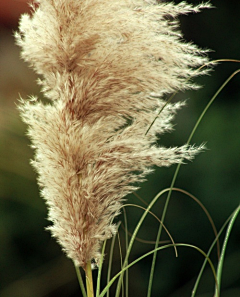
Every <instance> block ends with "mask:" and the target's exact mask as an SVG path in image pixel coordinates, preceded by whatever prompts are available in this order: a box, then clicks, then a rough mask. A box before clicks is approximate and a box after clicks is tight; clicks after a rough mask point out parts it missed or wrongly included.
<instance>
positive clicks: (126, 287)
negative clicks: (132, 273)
mask: <svg viewBox="0 0 240 297" xmlns="http://www.w3.org/2000/svg"><path fill="white" fill-rule="evenodd" d="M123 218H124V226H125V249H126V251H127V250H128V222H127V214H126V210H125V208H124V207H123ZM127 265H128V261H127ZM128 288H129V276H128V270H126V273H125V295H126V297H128Z"/></svg>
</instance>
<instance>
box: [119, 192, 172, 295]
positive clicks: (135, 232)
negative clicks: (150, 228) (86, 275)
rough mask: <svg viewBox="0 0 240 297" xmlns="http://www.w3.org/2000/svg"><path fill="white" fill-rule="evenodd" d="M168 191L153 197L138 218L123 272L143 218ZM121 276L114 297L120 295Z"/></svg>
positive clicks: (120, 274) (121, 274)
mask: <svg viewBox="0 0 240 297" xmlns="http://www.w3.org/2000/svg"><path fill="white" fill-rule="evenodd" d="M169 190H170V189H169V188H167V189H164V190H162V191H161V192H159V193H158V194H157V195H156V196H155V197H154V199H153V200H152V201H151V203H150V204H149V205H148V207H147V209H146V210H145V212H144V213H143V215H142V217H141V218H140V220H139V221H138V224H137V226H136V228H135V230H134V232H133V235H132V237H131V240H130V242H129V246H128V250H127V252H126V256H125V260H124V263H123V269H122V270H123V271H125V270H126V269H125V267H127V263H128V258H129V255H130V252H131V250H132V246H133V243H134V241H135V238H136V236H137V233H138V231H139V229H140V227H141V225H142V223H143V221H144V219H145V217H146V216H147V214H148V213H149V211H150V209H151V208H152V207H153V205H154V204H155V202H156V201H157V200H158V199H159V197H160V196H161V195H163V194H164V193H166V192H168V191H169ZM123 275H124V273H119V276H120V277H119V280H118V285H117V290H116V295H115V296H116V297H119V295H120V289H121V283H122V278H123Z"/></svg>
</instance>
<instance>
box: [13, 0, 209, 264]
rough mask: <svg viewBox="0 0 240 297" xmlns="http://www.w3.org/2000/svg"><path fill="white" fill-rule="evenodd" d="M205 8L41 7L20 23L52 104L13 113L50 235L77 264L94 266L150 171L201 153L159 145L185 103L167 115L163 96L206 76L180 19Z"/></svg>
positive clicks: (95, 2) (32, 103)
mask: <svg viewBox="0 0 240 297" xmlns="http://www.w3.org/2000/svg"><path fill="white" fill-rule="evenodd" d="M209 6H210V5H208V4H201V5H197V6H193V5H190V4H187V3H185V2H182V3H180V4H178V5H175V4H173V3H165V2H158V1H154V0H121V1H119V0H111V1H109V0H83V1H76V0H40V1H37V2H36V5H35V8H33V12H32V15H31V16H29V15H26V14H25V15H23V16H22V17H21V20H20V26H19V33H16V40H17V44H18V45H19V46H20V47H21V48H22V52H21V56H22V58H23V59H24V60H25V61H27V62H28V63H29V64H30V66H31V67H33V69H34V70H35V71H36V72H37V73H38V74H39V76H40V77H41V79H39V83H40V84H41V86H42V92H43V94H44V95H45V97H46V98H47V99H48V102H47V103H46V101H45V102H42V101H40V100H38V99H37V98H35V97H33V98H31V100H22V102H21V105H20V106H19V108H20V110H21V116H22V118H23V120H24V121H25V122H26V123H27V124H28V127H29V128H28V134H29V136H30V138H31V140H32V145H33V147H34V149H35V157H34V160H33V161H32V164H33V166H34V168H35V170H36V171H37V173H38V183H39V185H40V188H41V194H42V196H43V198H44V199H45V201H46V204H47V206H48V209H49V215H48V217H49V220H50V221H51V222H52V225H51V226H50V227H48V229H49V230H50V231H51V234H52V236H53V237H55V238H56V239H57V241H58V242H59V244H60V245H61V247H62V249H63V250H64V252H65V253H66V255H67V256H68V257H69V258H71V259H72V260H73V261H74V263H75V265H77V266H82V267H83V268H84V267H86V263H88V262H89V261H91V260H93V259H94V260H95V262H96V263H98V261H99V258H100V256H101V254H100V247H101V244H102V242H103V241H104V240H105V239H107V238H110V237H111V236H112V235H113V234H114V233H115V232H116V226H115V225H114V224H113V219H114V217H116V216H117V215H118V214H119V213H120V208H121V205H122V200H123V198H124V197H125V196H126V195H127V194H129V193H131V192H133V191H135V190H136V189H137V188H138V184H139V183H140V182H142V181H143V180H144V179H145V176H146V175H147V174H149V173H150V172H151V171H152V167H153V166H154V165H156V166H170V165H171V164H174V163H179V162H182V160H183V159H187V160H191V159H192V158H193V157H194V156H195V155H196V153H198V152H199V151H200V150H201V149H202V147H192V146H187V145H183V146H181V147H172V148H165V147H162V146H158V145H157V144H156V141H157V139H158V135H160V134H163V133H165V132H169V131H171V130H172V124H171V121H172V119H173V117H174V114H175V113H176V111H177V110H178V109H179V108H180V107H181V106H182V105H183V103H174V104H173V103H168V104H167V105H166V107H165V108H163V106H164V105H165V103H166V102H165V100H164V96H165V95H167V94H171V93H173V92H176V91H184V90H187V89H193V88H197V86H196V85H194V84H193V83H192V78H194V77H195V76H198V75H200V74H204V73H205V72H206V71H205V70H203V69H202V70H201V71H200V70H197V68H198V67H199V66H201V65H203V64H204V63H206V62H207V58H206V57H205V52H204V51H202V50H200V49H198V48H197V47H196V46H195V45H193V44H191V43H186V42H184V41H183V40H182V37H181V33H180V32H179V30H178V22H177V20H176V19H177V17H178V16H179V15H180V14H187V13H191V12H198V11H199V10H200V9H202V8H205V7H209ZM160 110H162V111H161V113H160V115H159V116H158V117H157V115H158V113H159V111H160ZM156 117H157V118H156ZM155 119H156V120H155ZM154 120H155V122H154V124H153V125H152V127H151V128H150V129H149V131H148V128H149V127H150V125H151V123H152V122H153V121H154ZM147 131H148V132H147ZM146 132H147V133H146Z"/></svg>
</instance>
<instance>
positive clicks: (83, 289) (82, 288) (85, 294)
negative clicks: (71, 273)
mask: <svg viewBox="0 0 240 297" xmlns="http://www.w3.org/2000/svg"><path fill="white" fill-rule="evenodd" d="M74 267H75V269H76V274H77V278H78V282H79V285H80V288H81V291H82V295H83V297H87V293H86V289H85V287H84V283H83V279H82V275H81V272H80V267H78V266H76V265H74Z"/></svg>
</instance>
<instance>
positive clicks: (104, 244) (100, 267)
mask: <svg viewBox="0 0 240 297" xmlns="http://www.w3.org/2000/svg"><path fill="white" fill-rule="evenodd" d="M106 243H107V240H105V241H104V242H103V246H102V256H101V258H100V263H99V267H98V275H97V287H96V297H97V296H98V295H99V294H100V285H101V276H102V268H103V259H104V253H105V248H106Z"/></svg>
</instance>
